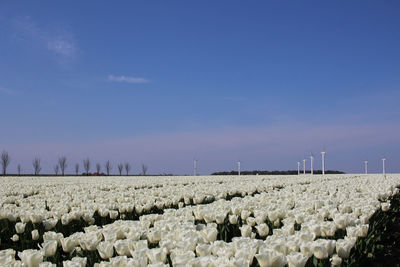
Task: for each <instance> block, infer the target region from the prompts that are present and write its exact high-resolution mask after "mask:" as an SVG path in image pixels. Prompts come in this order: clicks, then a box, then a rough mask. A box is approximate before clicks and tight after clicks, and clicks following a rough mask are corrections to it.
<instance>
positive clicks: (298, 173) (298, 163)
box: [297, 161, 300, 175]
mask: <svg viewBox="0 0 400 267" xmlns="http://www.w3.org/2000/svg"><path fill="white" fill-rule="evenodd" d="M297 175H300V161H298V162H297Z"/></svg>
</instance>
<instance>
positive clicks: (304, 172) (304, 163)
mask: <svg viewBox="0 0 400 267" xmlns="http://www.w3.org/2000/svg"><path fill="white" fill-rule="evenodd" d="M303 174H306V159H303Z"/></svg>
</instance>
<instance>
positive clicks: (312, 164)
mask: <svg viewBox="0 0 400 267" xmlns="http://www.w3.org/2000/svg"><path fill="white" fill-rule="evenodd" d="M310 161H311V175H313V174H314V156H313V154H312V153H311V156H310Z"/></svg>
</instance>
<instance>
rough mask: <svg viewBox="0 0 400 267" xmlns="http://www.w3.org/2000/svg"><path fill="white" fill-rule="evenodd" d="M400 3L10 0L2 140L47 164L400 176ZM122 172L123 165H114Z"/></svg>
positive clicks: (0, 61) (2, 73)
mask: <svg viewBox="0 0 400 267" xmlns="http://www.w3.org/2000/svg"><path fill="white" fill-rule="evenodd" d="M399 12H400V4H399V2H398V1H384V2H382V1H351V2H349V1H330V2H326V1H251V2H244V1H120V2H118V3H116V2H113V3H111V2H109V1H84V2H83V1H66V2H64V3H61V2H59V1H58V2H54V1H41V2H40V3H36V2H35V3H34V2H32V1H1V2H0V112H1V113H2V114H5V115H3V116H1V119H0V122H1V131H0V150H3V149H5V150H7V151H8V152H9V153H10V155H11V157H12V162H11V165H10V171H13V170H14V171H15V169H16V166H17V164H18V163H21V165H22V167H23V170H24V171H26V172H31V171H32V164H31V162H32V159H33V158H34V157H40V158H41V159H42V164H43V170H44V172H50V171H51V170H52V167H53V165H54V164H55V162H56V160H57V157H58V156H60V155H66V156H67V158H68V161H69V165H70V167H71V168H70V171H72V165H74V164H75V163H76V162H81V161H82V159H83V158H86V157H90V158H91V159H92V161H93V163H95V162H100V163H104V161H105V160H106V159H110V160H111V161H112V162H113V163H114V165H116V164H117V163H118V162H122V161H124V162H125V161H129V162H131V164H132V165H133V171H134V172H136V173H137V172H139V171H140V165H141V164H142V163H145V164H147V165H148V166H149V171H150V172H151V173H176V174H185V173H191V172H192V160H193V158H197V159H198V160H199V163H198V169H199V172H200V173H202V174H207V173H210V172H213V171H218V170H232V169H234V168H235V166H236V164H235V162H236V161H237V160H241V162H242V169H251V170H252V169H267V170H275V169H295V168H296V166H297V164H296V162H297V161H301V160H302V159H303V158H304V157H307V158H309V155H310V153H313V154H314V155H315V156H316V160H317V162H316V165H317V166H319V165H318V163H319V162H320V156H319V153H320V151H321V150H322V149H326V150H327V167H328V168H329V169H339V170H343V171H346V172H360V171H361V170H362V168H363V161H364V160H369V162H370V164H369V166H370V171H375V172H378V171H380V170H381V169H380V167H381V162H380V158H381V157H383V156H386V157H387V158H388V160H387V168H388V171H389V172H400V164H399V163H400V153H399V151H400V139H399V136H400V135H399V130H400V119H399V115H400V106H399V104H398V102H399V99H400V75H399V74H400V50H399V47H400V16H398V14H399ZM115 169H116V168H115V167H114V171H115Z"/></svg>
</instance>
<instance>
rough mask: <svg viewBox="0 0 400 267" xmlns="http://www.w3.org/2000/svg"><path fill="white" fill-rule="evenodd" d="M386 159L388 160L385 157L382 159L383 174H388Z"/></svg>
mask: <svg viewBox="0 0 400 267" xmlns="http://www.w3.org/2000/svg"><path fill="white" fill-rule="evenodd" d="M385 161H386V159H385V158H383V159H382V173H383V175H385V174H386V170H385Z"/></svg>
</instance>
